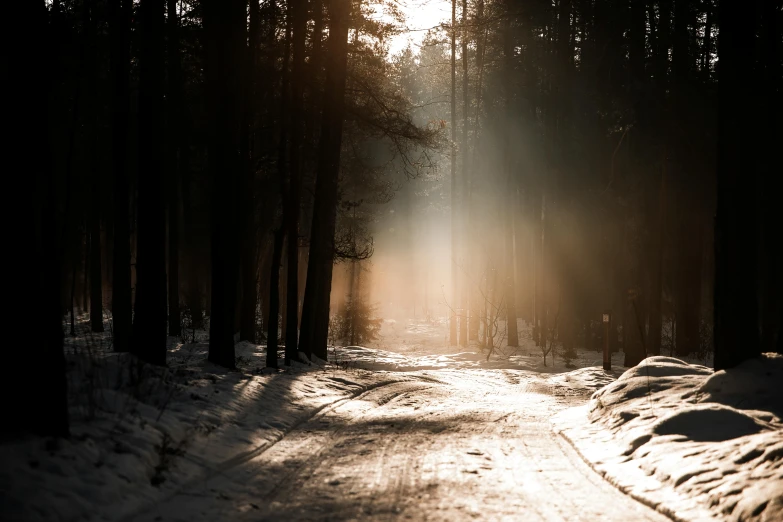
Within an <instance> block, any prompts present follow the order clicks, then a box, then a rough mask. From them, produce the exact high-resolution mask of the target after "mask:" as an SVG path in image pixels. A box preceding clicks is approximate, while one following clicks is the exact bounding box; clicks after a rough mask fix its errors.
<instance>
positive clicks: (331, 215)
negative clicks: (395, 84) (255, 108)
mask: <svg viewBox="0 0 783 522" xmlns="http://www.w3.org/2000/svg"><path fill="white" fill-rule="evenodd" d="M327 9H328V10H329V22H330V24H329V39H328V42H327V47H328V49H329V51H328V54H327V57H326V86H325V89H324V103H323V114H322V119H321V139H320V142H319V150H318V176H317V178H316V184H315V201H314V203H313V223H312V226H311V227H310V259H309V262H308V264H307V284H306V286H305V296H304V304H303V306H302V340H301V344H302V347H303V350H304V351H305V352H306V353H312V354H313V355H315V356H316V357H319V358H321V359H323V360H326V358H327V352H326V349H327V342H328V334H329V298H330V295H331V289H332V269H333V266H334V233H335V227H336V223H337V204H338V193H337V189H338V180H339V173H340V150H341V147H342V134H343V120H344V118H345V82H346V73H347V62H348V24H349V21H350V10H351V3H350V1H349V0H329V1H328V2H327Z"/></svg>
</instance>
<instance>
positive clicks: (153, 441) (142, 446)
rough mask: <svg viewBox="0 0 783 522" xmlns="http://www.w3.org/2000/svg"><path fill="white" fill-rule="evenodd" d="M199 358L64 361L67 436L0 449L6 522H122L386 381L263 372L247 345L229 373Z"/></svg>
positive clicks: (260, 353)
mask: <svg viewBox="0 0 783 522" xmlns="http://www.w3.org/2000/svg"><path fill="white" fill-rule="evenodd" d="M172 341H173V340H172ZM206 351H207V346H206V345H205V344H203V343H196V344H186V345H182V344H179V343H177V344H174V343H173V342H172V345H171V347H170V350H169V357H168V361H169V368H168V369H160V368H150V367H139V366H138V364H137V363H136V362H135V360H134V359H132V358H131V357H130V356H129V355H128V354H115V353H112V352H104V351H97V352H96V351H93V352H92V353H89V354H88V353H85V351H84V350H81V354H80V355H73V354H69V355H68V363H69V394H70V396H69V399H70V402H71V408H70V413H71V433H72V436H71V437H70V439H68V440H60V441H56V440H53V439H52V440H47V439H36V438H34V439H27V440H20V441H14V442H5V443H3V444H2V445H0V461H1V462H2V467H0V512H2V518H3V520H4V521H12V520H13V521H16V520H19V521H22V520H23V521H36V520H42V521H43V520H45V521H58V520H60V521H75V520H117V519H122V518H123V517H126V516H128V515H130V514H132V513H134V512H137V511H138V510H139V509H142V508H144V507H145V506H148V505H149V504H151V503H153V502H155V501H156V500H158V499H161V498H164V497H166V496H168V495H171V494H173V493H174V492H176V491H178V490H181V489H186V490H190V489H191V488H193V486H194V484H198V485H199V486H201V487H203V485H204V483H205V479H206V478H208V477H209V476H211V475H212V474H214V473H217V472H219V471H220V470H221V469H224V468H225V467H226V466H229V465H231V463H232V462H237V461H238V460H241V459H243V458H248V457H249V456H251V455H253V454H256V453H257V452H259V451H261V450H263V448H265V447H266V446H268V445H269V444H271V443H273V442H275V441H277V440H279V439H280V437H282V436H283V434H284V433H285V432H286V431H288V430H289V429H290V428H291V427H293V426H295V425H297V424H299V423H300V422H303V421H304V420H306V419H308V418H310V417H312V415H314V414H315V413H316V412H318V411H319V410H321V409H322V408H324V407H327V406H329V405H331V404H334V403H335V401H339V400H340V399H343V398H345V397H348V396H352V395H355V394H357V393H360V392H361V391H363V390H365V389H367V388H368V387H371V386H373V385H377V384H378V383H380V382H383V378H382V377H379V376H375V375H372V374H370V373H368V372H361V371H354V372H350V373H349V372H345V371H341V370H336V369H334V368H329V369H324V368H322V367H320V366H317V365H312V366H310V365H304V364H297V365H296V366H294V367H292V368H286V369H282V370H261V368H262V367H263V366H264V360H265V356H266V355H265V350H264V347H262V346H256V345H252V344H248V343H240V344H238V345H237V347H236V352H237V365H238V366H239V368H240V369H239V371H231V372H229V371H226V370H224V369H222V368H219V367H217V366H213V365H211V364H210V363H208V362H207V361H206ZM281 368H283V366H282V361H281ZM139 377H142V378H139ZM386 380H389V379H388V376H387V378H386ZM30 392H31V391H30V390H26V391H24V393H30Z"/></svg>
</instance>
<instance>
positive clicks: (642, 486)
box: [555, 354, 783, 522]
mask: <svg viewBox="0 0 783 522" xmlns="http://www.w3.org/2000/svg"><path fill="white" fill-rule="evenodd" d="M782 409H783V356H781V355H777V354H764V355H763V356H762V357H760V358H759V359H754V360H751V361H747V362H745V363H744V364H742V365H740V366H739V367H737V368H732V369H730V370H721V371H718V372H713V371H712V370H711V369H709V368H707V367H704V366H700V365H695V364H688V363H686V362H684V361H681V360H678V359H674V358H671V357H650V358H648V359H646V360H645V361H643V362H642V363H641V364H639V365H638V366H636V367H634V368H630V369H629V370H627V371H626V372H625V373H624V374H623V375H622V376H620V378H619V379H617V381H615V382H613V383H611V384H609V385H607V386H606V387H604V388H602V389H600V390H598V391H597V392H595V393H594V394H593V396H592V398H591V400H590V402H589V404H587V405H586V406H583V407H578V408H572V409H571V410H568V411H566V412H564V413H563V414H561V415H559V416H557V418H556V419H555V424H556V427H557V429H558V430H560V431H561V433H562V434H563V435H565V436H566V438H568V439H569V440H570V441H571V442H572V443H573V444H574V446H576V448H577V449H578V450H579V451H580V453H581V454H582V455H583V457H584V458H585V460H587V461H588V462H589V463H590V464H592V465H593V467H594V468H595V469H596V470H597V471H599V472H601V473H602V474H604V475H605V476H606V477H607V478H608V479H609V480H610V481H611V482H613V483H614V484H615V485H617V486H618V487H620V488H621V489H623V490H625V491H627V492H628V493H630V494H632V495H633V496H635V497H636V498H638V499H640V500H642V501H644V502H645V503H647V504H650V505H652V506H654V507H656V508H658V509H659V510H660V511H662V512H664V513H667V514H668V515H670V516H672V517H673V518H675V519H682V520H732V521H733V520H737V521H740V520H748V521H759V522H761V521H772V520H783V421H782V420H781V417H783V411H781V410H782Z"/></svg>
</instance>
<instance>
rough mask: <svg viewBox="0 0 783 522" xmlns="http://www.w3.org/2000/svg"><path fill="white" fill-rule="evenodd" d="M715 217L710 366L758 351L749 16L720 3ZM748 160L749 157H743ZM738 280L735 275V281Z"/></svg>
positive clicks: (734, 1)
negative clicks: (712, 341)
mask: <svg viewBox="0 0 783 522" xmlns="http://www.w3.org/2000/svg"><path fill="white" fill-rule="evenodd" d="M720 21H721V23H720V32H719V36H718V53H719V57H720V67H719V71H718V74H719V93H718V162H717V197H718V202H717V211H716V215H715V305H714V314H715V315H714V340H715V359H714V363H715V369H716V370H721V369H724V368H731V367H733V366H736V365H737V364H739V363H741V362H743V361H745V360H747V359H750V358H753V357H757V356H758V355H759V353H760V343H759V330H758V304H757V303H758V301H757V298H758V294H757V283H756V277H755V274H756V270H757V267H758V264H757V257H756V256H757V254H756V247H757V242H756V228H757V225H758V221H757V219H756V201H757V199H756V171H755V164H754V162H753V160H752V158H755V157H756V155H757V150H756V136H755V134H756V131H755V129H756V128H757V126H756V122H755V121H754V120H755V114H756V109H755V107H752V105H754V103H753V100H754V99H755V96H756V95H757V85H756V82H755V81H753V79H754V74H753V73H754V71H753V60H752V59H750V57H752V56H754V52H755V47H756V13H755V12H754V10H753V9H751V8H749V6H748V3H747V2H744V1H742V0H721V2H720ZM749 158H750V159H749ZM740 276H741V277H740Z"/></svg>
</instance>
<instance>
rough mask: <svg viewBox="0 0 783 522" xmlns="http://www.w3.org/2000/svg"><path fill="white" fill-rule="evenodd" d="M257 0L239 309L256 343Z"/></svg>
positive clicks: (247, 336) (247, 77) (246, 83)
mask: <svg viewBox="0 0 783 522" xmlns="http://www.w3.org/2000/svg"><path fill="white" fill-rule="evenodd" d="M259 15H260V13H259V3H258V0H251V2H250V25H249V39H248V41H249V46H248V53H247V60H246V66H245V74H244V78H243V88H244V93H243V94H244V96H243V98H244V99H245V110H244V112H243V116H244V118H245V119H244V121H243V123H242V132H243V136H242V147H243V150H242V160H243V169H242V170H243V173H244V189H243V191H242V197H243V205H242V206H243V222H242V270H241V272H242V285H241V286H242V305H241V310H240V327H239V339H240V340H241V341H249V342H251V343H254V344H255V342H256V306H257V302H258V266H257V264H258V245H257V243H258V241H257V238H256V206H255V205H256V204H255V156H254V153H255V151H254V147H253V145H254V143H255V137H254V136H255V123H256V110H255V109H256V104H255V103H254V100H255V99H256V98H257V96H259V93H258V90H257V87H256V84H255V77H256V76H255V74H254V71H256V70H257V68H258V58H257V53H258V46H259V44H260V42H259V37H260V32H259V31H260V29H259Z"/></svg>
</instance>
